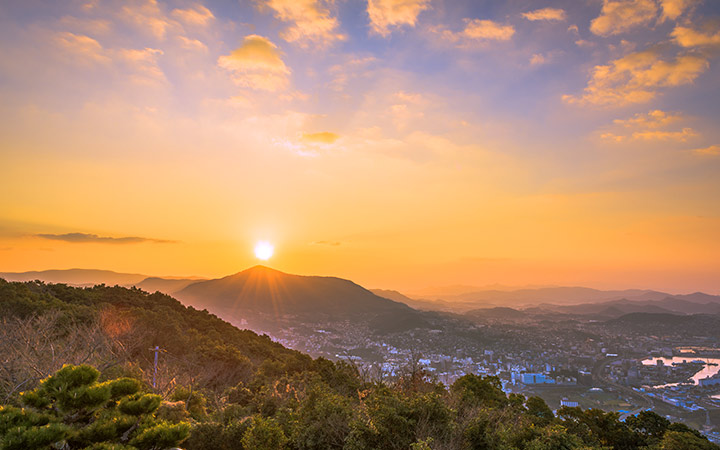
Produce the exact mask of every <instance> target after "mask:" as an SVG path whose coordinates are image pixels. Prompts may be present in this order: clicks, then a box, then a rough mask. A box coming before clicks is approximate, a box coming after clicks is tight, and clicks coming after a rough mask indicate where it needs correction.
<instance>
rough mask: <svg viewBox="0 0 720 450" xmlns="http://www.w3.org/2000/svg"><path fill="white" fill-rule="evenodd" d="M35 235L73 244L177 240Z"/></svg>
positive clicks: (162, 242)
mask: <svg viewBox="0 0 720 450" xmlns="http://www.w3.org/2000/svg"><path fill="white" fill-rule="evenodd" d="M35 237H39V238H43V239H49V240H51V241H63V242H71V243H73V244H84V243H102V244H140V243H144V242H150V243H155V244H175V243H177V242H178V241H168V240H165V239H151V238H144V237H137V236H124V237H109V236H98V235H97V234H88V233H65V234H42V233H41V234H36V235H35Z"/></svg>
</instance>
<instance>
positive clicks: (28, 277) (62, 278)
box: [0, 269, 147, 286]
mask: <svg viewBox="0 0 720 450" xmlns="http://www.w3.org/2000/svg"><path fill="white" fill-rule="evenodd" d="M0 278H3V279H5V280H7V281H35V280H40V281H44V282H46V283H62V284H69V285H72V286H94V285H96V284H106V285H108V286H115V285H120V286H130V285H133V284H135V283H140V282H141V281H143V280H144V279H146V278H147V275H141V274H137V273H118V272H113V271H112V270H97V269H67V270H42V271H32V272H4V273H0Z"/></svg>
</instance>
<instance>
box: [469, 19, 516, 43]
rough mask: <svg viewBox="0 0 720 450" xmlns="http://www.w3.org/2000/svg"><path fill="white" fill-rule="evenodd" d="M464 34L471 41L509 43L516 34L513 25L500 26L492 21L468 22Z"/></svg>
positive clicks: (477, 20)
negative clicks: (483, 40)
mask: <svg viewBox="0 0 720 450" xmlns="http://www.w3.org/2000/svg"><path fill="white" fill-rule="evenodd" d="M463 34H464V35H465V36H467V37H468V38H470V39H485V40H490V41H508V40H510V39H511V38H512V36H513V34H515V28H513V27H512V25H500V24H499V23H497V22H493V21H492V20H479V19H473V20H471V21H469V22H468V24H467V26H466V27H465V30H464V31H463Z"/></svg>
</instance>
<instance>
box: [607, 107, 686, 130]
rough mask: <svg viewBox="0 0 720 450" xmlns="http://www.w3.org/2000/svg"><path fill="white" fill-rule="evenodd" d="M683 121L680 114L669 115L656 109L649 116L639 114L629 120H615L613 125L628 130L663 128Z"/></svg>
mask: <svg viewBox="0 0 720 450" xmlns="http://www.w3.org/2000/svg"><path fill="white" fill-rule="evenodd" d="M682 119H683V116H682V115H681V114H678V113H668V112H665V111H661V110H659V109H656V110H654V111H650V112H649V113H647V114H643V113H638V114H635V115H634V116H633V117H631V118H629V119H615V120H613V123H614V124H616V125H621V126H623V127H626V128H635V127H644V128H662V127H665V126H667V125H670V124H672V123H675V122H678V121H680V120H682Z"/></svg>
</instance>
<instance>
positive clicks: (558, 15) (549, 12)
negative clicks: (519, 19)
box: [522, 8, 567, 21]
mask: <svg viewBox="0 0 720 450" xmlns="http://www.w3.org/2000/svg"><path fill="white" fill-rule="evenodd" d="M522 16H523V17H524V18H526V19H527V20H531V21H536V20H548V21H562V20H565V18H566V16H567V15H566V14H565V10H564V9H560V8H542V9H536V10H534V11H528V12H525V13H523V14H522Z"/></svg>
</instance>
